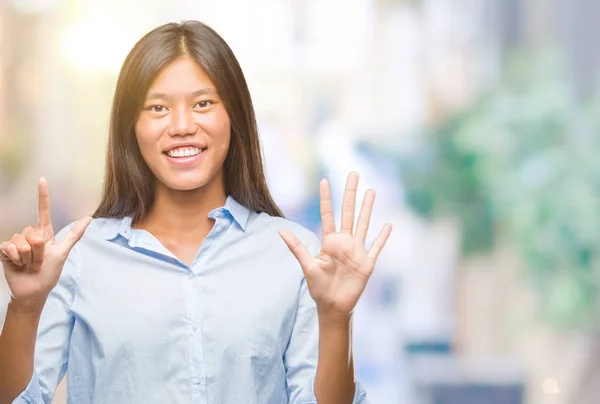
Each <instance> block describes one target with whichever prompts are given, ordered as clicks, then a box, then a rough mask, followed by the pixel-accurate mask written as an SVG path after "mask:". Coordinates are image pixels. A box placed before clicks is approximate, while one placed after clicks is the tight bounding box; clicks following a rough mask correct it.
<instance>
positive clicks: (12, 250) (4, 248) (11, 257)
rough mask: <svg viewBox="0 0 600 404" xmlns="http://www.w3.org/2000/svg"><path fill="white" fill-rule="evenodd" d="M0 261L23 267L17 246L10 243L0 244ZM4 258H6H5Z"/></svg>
mask: <svg viewBox="0 0 600 404" xmlns="http://www.w3.org/2000/svg"><path fill="white" fill-rule="evenodd" d="M0 252H1V254H0V255H1V256H2V257H1V259H0V260H1V261H12V262H13V263H15V264H16V265H19V266H23V261H22V260H21V256H20V255H19V251H18V250H17V246H16V245H14V244H13V243H12V242H9V241H5V242H3V243H2V244H0ZM5 257H6V258H5Z"/></svg>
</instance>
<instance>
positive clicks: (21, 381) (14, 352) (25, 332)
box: [0, 300, 44, 404]
mask: <svg viewBox="0 0 600 404" xmlns="http://www.w3.org/2000/svg"><path fill="white" fill-rule="evenodd" d="M43 307H44V301H41V300H40V301H37V302H28V303H22V302H17V301H12V302H11V303H10V304H9V305H8V311H7V313H6V320H5V322H4V329H3V331H2V334H0V403H2V404H4V403H7V404H8V403H12V402H13V400H14V399H15V398H16V397H17V396H18V395H19V394H20V393H21V392H22V391H23V390H25V387H27V385H28V384H29V381H30V379H31V375H32V374H33V354H34V350H35V338H36V335H37V329H38V324H39V321H40V314H41V313H42V308H43Z"/></svg>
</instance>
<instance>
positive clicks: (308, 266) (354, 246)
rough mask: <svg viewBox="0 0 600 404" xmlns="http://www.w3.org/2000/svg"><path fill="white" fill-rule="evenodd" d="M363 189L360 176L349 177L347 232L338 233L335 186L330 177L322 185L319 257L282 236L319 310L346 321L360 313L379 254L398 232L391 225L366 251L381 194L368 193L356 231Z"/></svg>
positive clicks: (345, 202)
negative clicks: (357, 309)
mask: <svg viewBox="0 0 600 404" xmlns="http://www.w3.org/2000/svg"><path fill="white" fill-rule="evenodd" d="M357 187H358V173H356V172H352V173H350V174H349V175H348V180H347V182H346V190H345V192H344V200H343V203H342V221H341V229H340V231H339V232H336V229H335V221H334V216H333V207H332V203H331V191H330V188H329V183H328V182H327V180H325V179H323V180H322V181H321V183H320V186H319V191H320V197H321V222H322V229H323V240H322V245H321V252H320V253H319V254H318V255H317V257H313V256H312V255H311V254H310V253H309V252H308V251H307V250H306V248H305V247H304V246H303V245H302V243H301V242H300V241H299V240H298V238H297V237H296V236H294V235H293V234H292V233H290V232H287V231H282V232H281V233H280V234H281V237H282V238H283V240H284V241H285V243H286V244H287V246H288V247H289V249H290V251H291V252H292V253H293V254H294V256H295V257H296V259H297V260H298V262H299V263H300V265H301V267H302V270H303V271H304V275H305V277H306V281H307V284H308V290H309V292H310V294H311V296H312V298H313V299H314V301H315V303H316V304H317V308H318V309H319V311H320V312H326V313H328V314H331V315H334V316H340V317H345V316H349V315H350V314H351V313H352V311H353V310H354V307H355V306H356V303H357V302H358V299H359V298H360V296H361V294H362V293H363V291H364V289H365V287H366V286H367V282H368V280H369V278H370V276H371V274H372V273H373V269H374V268H375V262H376V261H377V256H378V255H379V253H380V252H381V250H382V249H383V246H384V245H385V243H386V241H387V239H388V237H389V235H390V233H391V231H392V226H391V224H389V223H388V224H386V225H385V226H384V227H383V228H382V229H381V231H380V233H379V235H378V236H377V238H376V239H375V241H374V242H373V245H372V246H371V249H370V250H368V251H367V250H366V248H365V239H366V237H367V232H368V230H369V223H370V221H371V211H372V208H373V203H374V201H375V192H374V191H373V190H368V191H367V192H366V194H365V198H364V200H363V204H362V207H361V211H360V215H359V217H358V221H357V223H356V229H354V211H355V207H356V190H357Z"/></svg>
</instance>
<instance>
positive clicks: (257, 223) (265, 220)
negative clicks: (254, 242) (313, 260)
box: [247, 213, 321, 255]
mask: <svg viewBox="0 0 600 404" xmlns="http://www.w3.org/2000/svg"><path fill="white" fill-rule="evenodd" d="M247 230H248V231H250V232H251V233H252V234H254V233H263V232H265V231H266V232H268V233H270V234H274V235H277V237H278V238H279V232H280V231H289V232H291V233H292V234H294V235H295V236H296V237H297V238H298V240H300V242H301V243H302V244H303V245H304V246H305V247H306V248H307V249H308V250H309V251H310V252H311V253H313V255H314V254H316V253H318V252H319V250H320V248H321V240H320V239H319V237H318V236H317V235H316V234H315V233H313V232H312V231H311V230H309V229H308V228H306V227H304V226H303V225H301V224H299V223H296V222H293V221H291V220H289V219H285V218H282V217H277V216H270V215H268V214H267V213H257V214H253V215H251V216H250V219H249V221H248V229H247Z"/></svg>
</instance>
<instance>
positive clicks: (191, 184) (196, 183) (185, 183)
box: [163, 179, 206, 192]
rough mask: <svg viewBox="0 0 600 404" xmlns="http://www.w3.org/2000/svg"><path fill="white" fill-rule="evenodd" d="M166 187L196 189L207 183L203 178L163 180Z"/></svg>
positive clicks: (182, 190)
mask: <svg viewBox="0 0 600 404" xmlns="http://www.w3.org/2000/svg"><path fill="white" fill-rule="evenodd" d="M163 185H164V186H165V188H167V189H168V190H171V191H179V192H185V191H195V190H197V189H200V188H202V187H203V186H205V185H206V181H202V180H190V179H187V180H172V181H165V182H163Z"/></svg>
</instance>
